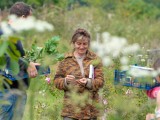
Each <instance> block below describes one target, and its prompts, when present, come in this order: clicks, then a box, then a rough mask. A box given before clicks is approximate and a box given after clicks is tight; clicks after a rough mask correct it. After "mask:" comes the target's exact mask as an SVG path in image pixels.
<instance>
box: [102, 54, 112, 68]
mask: <svg viewBox="0 0 160 120" xmlns="http://www.w3.org/2000/svg"><path fill="white" fill-rule="evenodd" d="M102 62H103V64H104V65H105V66H109V65H111V64H112V62H113V61H112V59H111V58H110V57H107V56H105V57H103V59H102Z"/></svg>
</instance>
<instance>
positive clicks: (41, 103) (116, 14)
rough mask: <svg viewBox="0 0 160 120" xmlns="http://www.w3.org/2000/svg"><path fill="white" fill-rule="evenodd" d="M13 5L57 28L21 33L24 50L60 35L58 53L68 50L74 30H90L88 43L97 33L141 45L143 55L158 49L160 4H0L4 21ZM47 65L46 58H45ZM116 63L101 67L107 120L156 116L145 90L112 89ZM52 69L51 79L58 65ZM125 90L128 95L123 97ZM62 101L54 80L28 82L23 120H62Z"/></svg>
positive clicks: (79, 0)
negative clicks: (27, 7) (24, 7)
mask: <svg viewBox="0 0 160 120" xmlns="http://www.w3.org/2000/svg"><path fill="white" fill-rule="evenodd" d="M16 1H24V2H26V3H28V4H30V5H31V6H32V7H33V9H34V16H36V17H37V18H39V19H41V20H45V21H47V22H49V23H51V24H53V26H54V28H55V30H54V31H52V32H48V31H47V32H45V33H43V34H40V33H35V32H26V33H24V38H25V40H23V43H24V46H25V48H26V49H28V50H29V49H31V45H32V44H36V45H37V46H44V42H45V41H47V40H48V39H50V38H51V37H52V36H60V42H59V45H58V50H59V51H60V52H61V53H64V52H66V51H69V50H71V47H70V44H69V41H70V39H71V35H72V33H73V31H74V30H75V29H77V28H78V27H83V28H86V29H87V30H89V31H90V33H91V36H92V40H96V39H97V34H99V33H103V32H105V31H107V32H109V33H110V34H111V35H114V36H120V37H125V38H126V39H127V40H128V42H129V43H130V44H132V43H139V44H140V46H141V47H142V51H146V50H148V49H159V44H160V34H159V33H160V29H159V26H160V1H159V0H1V2H0V9H1V16H2V20H6V16H7V15H8V8H9V7H10V6H11V5H12V4H13V3H15V2H16ZM145 54H146V53H145V52H143V55H144V56H145ZM53 59H54V58H53ZM48 61H50V59H46V62H48ZM132 63H136V61H133V62H132ZM117 64H118V63H117V62H115V65H114V66H110V67H104V73H105V85H104V87H103V89H102V96H103V99H107V104H106V105H105V112H106V113H107V115H106V117H105V119H108V120H144V119H145V115H146V114H147V113H148V112H154V107H155V104H154V101H152V100H150V99H148V98H147V96H146V94H145V91H143V90H139V89H135V88H127V87H124V86H114V84H113V77H114V75H113V73H114V72H113V71H114V69H115V67H116V65H117ZM143 65H144V64H143ZM50 67H51V70H52V73H51V75H50V77H51V79H52V80H53V77H54V72H55V69H56V64H51V65H50ZM128 89H130V90H131V91H132V92H131V94H129V95H126V91H127V90H128ZM62 98H63V92H61V91H59V90H57V89H56V88H54V85H53V81H52V83H50V84H48V83H47V82H46V81H45V77H38V78H36V79H32V80H31V85H30V88H29V89H28V101H27V105H26V110H25V115H24V119H23V120H61V117H60V112H61V107H62Z"/></svg>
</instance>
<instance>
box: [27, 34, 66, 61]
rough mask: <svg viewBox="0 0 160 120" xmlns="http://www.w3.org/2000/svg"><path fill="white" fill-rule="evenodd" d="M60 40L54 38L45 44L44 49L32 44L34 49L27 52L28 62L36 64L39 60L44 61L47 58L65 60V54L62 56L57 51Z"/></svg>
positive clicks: (56, 37)
mask: <svg viewBox="0 0 160 120" xmlns="http://www.w3.org/2000/svg"><path fill="white" fill-rule="evenodd" d="M59 40H60V38H59V37H58V36H54V37H52V38H51V39H49V40H47V41H46V42H45V43H44V47H38V46H36V45H35V44H32V49H31V50H26V56H25V58H26V60H28V61H34V62H37V60H40V61H43V58H45V56H50V57H54V60H61V59H63V54H60V53H59V52H58V50H57V46H58V42H59Z"/></svg>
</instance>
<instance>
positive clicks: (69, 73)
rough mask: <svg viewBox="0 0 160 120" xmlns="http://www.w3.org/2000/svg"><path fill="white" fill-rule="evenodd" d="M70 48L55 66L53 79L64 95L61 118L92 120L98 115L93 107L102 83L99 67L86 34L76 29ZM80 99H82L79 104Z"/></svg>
mask: <svg viewBox="0 0 160 120" xmlns="http://www.w3.org/2000/svg"><path fill="white" fill-rule="evenodd" d="M71 44H73V46H74V49H73V51H72V52H71V53H68V54H66V56H65V58H64V60H62V61H61V62H60V63H59V65H58V69H57V71H56V74H55V78H54V84H55V86H56V87H57V88H58V89H60V90H63V91H64V108H63V110H62V114H61V115H62V117H63V119H64V120H79V119H80V120H83V119H85V120H96V119H97V117H98V115H99V111H98V110H97V109H96V107H95V104H96V103H98V101H99V96H98V91H99V89H100V88H101V87H102V86H103V83H104V76H103V71H102V63H101V60H100V59H99V57H98V56H97V55H96V54H95V53H93V52H91V51H90V50H89V46H90V34H89V33H88V32H87V31H86V30H84V29H77V30H76V31H75V33H74V34H73V36H72V39H71ZM92 66H93V67H92ZM92 68H93V69H92ZM91 73H94V74H92V75H91ZM89 74H90V75H89ZM75 91H76V92H75ZM74 93H76V94H74ZM76 96H77V97H76ZM84 96H86V99H83V100H82V99H81V98H82V97H84ZM74 97H75V98H74ZM73 98H74V99H73ZM77 101H78V102H77ZM75 103H76V104H75ZM83 103H84V104H83Z"/></svg>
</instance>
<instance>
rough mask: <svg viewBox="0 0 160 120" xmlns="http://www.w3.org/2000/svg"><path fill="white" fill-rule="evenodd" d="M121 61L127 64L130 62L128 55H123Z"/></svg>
mask: <svg viewBox="0 0 160 120" xmlns="http://www.w3.org/2000/svg"><path fill="white" fill-rule="evenodd" d="M120 62H121V64H122V65H127V64H128V58H127V57H126V56H123V57H121V58H120Z"/></svg>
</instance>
